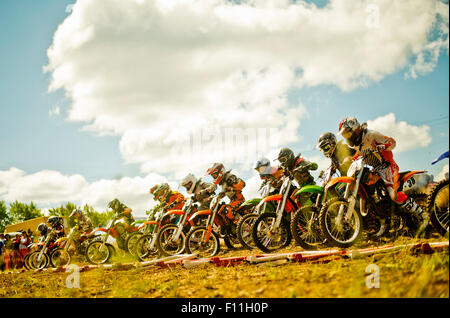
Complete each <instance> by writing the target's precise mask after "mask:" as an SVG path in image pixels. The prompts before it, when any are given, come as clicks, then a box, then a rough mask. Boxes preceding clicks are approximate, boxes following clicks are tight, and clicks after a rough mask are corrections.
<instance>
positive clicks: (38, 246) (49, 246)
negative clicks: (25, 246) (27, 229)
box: [24, 230, 58, 269]
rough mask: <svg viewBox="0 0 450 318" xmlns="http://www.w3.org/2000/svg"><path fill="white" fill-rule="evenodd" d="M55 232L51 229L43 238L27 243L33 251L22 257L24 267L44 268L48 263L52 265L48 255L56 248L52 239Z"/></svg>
mask: <svg viewBox="0 0 450 318" xmlns="http://www.w3.org/2000/svg"><path fill="white" fill-rule="evenodd" d="M55 233H56V232H55V231H54V230H51V231H50V233H48V234H47V236H46V237H45V238H44V239H43V240H40V241H39V242H38V243H32V244H30V245H29V247H30V249H34V251H33V252H31V253H28V254H27V255H26V257H25V259H24V265H25V268H27V269H44V268H46V267H48V265H52V266H54V265H53V264H52V263H51V262H50V255H51V253H52V252H53V251H54V250H55V249H57V248H58V245H57V244H56V242H55V240H54V236H55Z"/></svg>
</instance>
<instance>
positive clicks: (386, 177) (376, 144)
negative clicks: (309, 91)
mask: <svg viewBox="0 0 450 318" xmlns="http://www.w3.org/2000/svg"><path fill="white" fill-rule="evenodd" d="M338 134H339V135H342V136H343V137H344V138H345V140H346V141H347V143H348V145H349V146H350V147H352V148H353V149H355V150H356V154H355V156H354V157H353V158H354V159H356V158H357V157H359V156H362V157H363V162H364V163H365V164H367V165H370V166H372V167H373V169H374V171H376V172H377V173H378V174H379V175H380V177H381V179H382V180H383V182H384V184H385V186H386V189H387V191H388V193H389V196H390V198H391V199H392V201H394V202H395V203H396V204H398V205H400V207H401V208H402V209H403V210H405V211H406V212H408V213H411V214H412V215H413V216H414V218H415V219H416V220H417V223H418V225H419V228H418V230H417V233H416V235H419V234H420V233H421V232H422V231H423V230H424V229H425V227H426V226H427V225H428V219H429V218H428V215H427V213H425V212H424V211H423V210H422V209H421V207H420V206H419V205H418V204H417V203H416V202H415V201H414V199H413V198H412V197H408V196H407V195H406V194H404V193H403V192H401V191H398V187H399V186H400V181H399V178H400V176H399V172H398V171H399V167H398V165H397V163H396V162H395V161H394V158H393V154H392V150H393V149H394V148H395V146H396V141H395V140H394V139H393V138H391V137H387V136H385V135H383V134H381V133H379V132H377V131H374V130H370V129H367V123H363V124H359V122H358V120H357V119H356V118H354V117H346V118H344V119H343V120H342V121H341V122H340V123H339V132H338Z"/></svg>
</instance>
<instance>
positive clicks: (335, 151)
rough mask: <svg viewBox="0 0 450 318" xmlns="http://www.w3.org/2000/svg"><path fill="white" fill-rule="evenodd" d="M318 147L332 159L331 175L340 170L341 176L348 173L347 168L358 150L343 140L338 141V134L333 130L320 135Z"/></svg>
mask: <svg viewBox="0 0 450 318" xmlns="http://www.w3.org/2000/svg"><path fill="white" fill-rule="evenodd" d="M316 148H317V149H319V150H320V151H321V152H322V153H323V154H324V156H325V157H327V158H330V159H331V173H330V175H333V174H334V173H335V172H336V170H339V173H340V174H341V176H346V175H347V170H348V168H349V167H350V165H351V163H352V157H353V156H354V155H355V152H356V151H355V150H354V149H352V148H350V147H349V146H348V145H346V144H345V143H344V142H343V140H340V141H339V142H337V139H336V136H335V135H334V134H333V133H331V132H325V133H323V134H322V135H320V137H319V139H318V140H317V143H316Z"/></svg>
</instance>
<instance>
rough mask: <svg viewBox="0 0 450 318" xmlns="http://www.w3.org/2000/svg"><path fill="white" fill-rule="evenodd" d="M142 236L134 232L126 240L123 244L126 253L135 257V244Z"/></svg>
mask: <svg viewBox="0 0 450 318" xmlns="http://www.w3.org/2000/svg"><path fill="white" fill-rule="evenodd" d="M142 235H143V234H142V233H141V232H134V233H132V234H131V235H130V236H129V237H128V238H127V240H126V242H125V246H126V249H127V251H128V253H130V254H131V255H133V256H135V255H134V254H135V253H136V243H137V241H138V240H139V239H140V238H141V237H142Z"/></svg>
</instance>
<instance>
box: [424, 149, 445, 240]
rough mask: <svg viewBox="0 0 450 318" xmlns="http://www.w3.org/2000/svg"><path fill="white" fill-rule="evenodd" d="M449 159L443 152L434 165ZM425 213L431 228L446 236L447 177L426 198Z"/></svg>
mask: <svg viewBox="0 0 450 318" xmlns="http://www.w3.org/2000/svg"><path fill="white" fill-rule="evenodd" d="M448 157H449V152H448V151H447V152H444V153H443V154H442V155H440V156H439V157H438V158H437V159H436V160H434V161H433V162H432V164H435V163H437V162H439V161H441V160H442V159H444V158H448ZM427 211H428V212H429V213H430V221H431V224H432V225H433V228H434V229H435V230H436V232H438V233H439V234H440V235H442V236H445V235H448V215H449V178H448V176H447V177H446V178H445V179H443V180H441V181H439V182H438V183H436V184H435V185H434V186H433V188H432V189H431V191H430V192H429V194H428V196H427Z"/></svg>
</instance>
